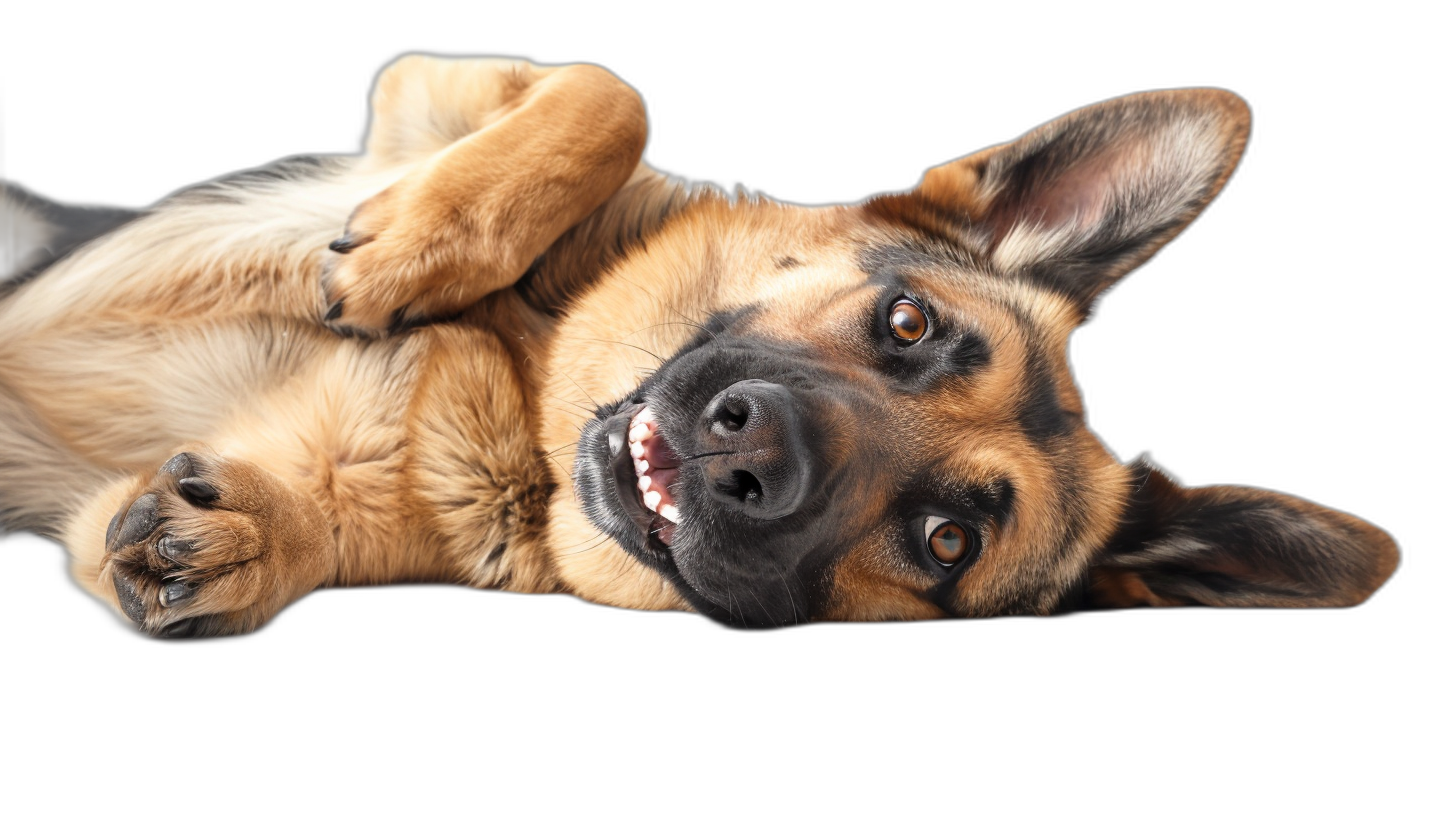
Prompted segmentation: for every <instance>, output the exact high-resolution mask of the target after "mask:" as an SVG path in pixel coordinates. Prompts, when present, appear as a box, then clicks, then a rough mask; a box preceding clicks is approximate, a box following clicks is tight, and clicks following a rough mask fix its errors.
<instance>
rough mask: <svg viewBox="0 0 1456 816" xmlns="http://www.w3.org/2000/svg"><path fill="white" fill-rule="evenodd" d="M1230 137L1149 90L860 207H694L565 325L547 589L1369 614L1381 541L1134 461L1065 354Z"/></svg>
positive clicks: (1181, 210) (1303, 508) (628, 595)
mask: <svg viewBox="0 0 1456 816" xmlns="http://www.w3.org/2000/svg"><path fill="white" fill-rule="evenodd" d="M1248 128H1249V116H1248V111H1247V109H1246V107H1245V106H1244V104H1243V103H1242V102H1241V101H1240V100H1239V99H1238V98H1237V97H1235V96H1233V95H1232V94H1229V93H1226V92H1222V91H1216V90H1186V91H1167V92H1155V93H1148V94H1140V95H1135V96H1130V97H1125V98H1122V99H1116V100H1112V101H1110V102H1106V103H1103V104H1100V105H1096V106H1093V107H1091V108H1087V109H1084V110H1081V111H1078V112H1076V113H1073V114H1071V115H1068V116H1066V117H1064V118H1062V119H1059V120H1056V121H1054V122H1052V123H1050V124H1047V125H1045V126H1043V127H1041V128H1039V129H1037V130H1035V131H1033V132H1031V133H1030V134H1028V135H1026V136H1025V137H1023V138H1022V139H1020V140H1018V141H1015V142H1012V143H1009V144H1005V145H1001V146H998V147H994V148H991V149H988V150H985V151H982V152H980V153H976V154H974V155H972V156H969V157H967V158H964V159H960V160H958V161H954V162H951V163H949V164H946V165H942V166H940V167H936V168H934V169H932V170H930V171H929V172H928V173H927V174H926V175H925V178H924V180H923V181H922V183H921V184H920V185H919V187H918V188H916V189H915V190H913V191H911V192H908V193H904V194H897V195H890V196H884V197H880V198H876V199H872V200H870V201H868V202H866V203H864V204H862V205H859V206H854V207H838V208H799V207H789V206H785V205H781V204H778V203H774V202H762V201H751V200H742V199H740V200H738V201H730V200H726V199H724V198H722V197H718V196H706V197H703V198H702V199H701V200H699V201H697V202H695V203H694V204H692V205H691V206H689V207H688V208H686V209H685V210H684V211H683V212H682V213H681V214H679V215H678V216H677V217H676V218H675V219H673V220H672V221H671V222H670V223H669V224H668V225H667V226H666V227H665V228H664V229H663V230H662V231H661V232H659V233H658V234H656V235H655V236H653V237H652V238H651V239H649V240H648V241H647V242H646V244H645V245H644V246H643V247H641V248H640V249H639V250H638V251H636V252H634V253H632V254H630V255H629V256H628V257H627V258H626V259H624V260H623V261H622V262H621V263H620V264H619V265H618V266H617V267H616V268H615V269H614V271H613V273H612V274H611V275H609V276H608V278H607V279H606V280H604V281H602V282H601V283H600V284H599V285H597V286H596V287H594V288H593V289H592V290H591V291H590V292H588V293H587V294H586V295H585V296H584V298H583V299H582V300H581V302H580V303H579V304H578V305H577V307H575V308H574V309H573V311H572V312H571V314H570V315H569V316H568V317H567V319H566V320H565V322H564V327H563V329H562V331H561V339H560V340H559V341H558V343H557V346H556V349H555V352H554V357H553V362H552V370H553V371H554V372H556V374H555V376H554V378H553V379H552V380H551V382H550V383H549V385H548V389H547V393H548V394H549V395H551V396H548V399H553V398H554V399H558V400H568V401H569V400H571V399H572V398H573V397H575V399H576V401H578V402H579V401H580V400H581V398H582V397H585V398H587V399H590V400H591V402H592V403H593V406H592V408H593V410H594V411H595V416H594V417H593V418H592V419H591V420H590V421H588V422H587V423H586V425H585V427H584V428H582V427H580V423H579V422H575V423H573V422H572V419H571V412H570V411H569V410H558V411H555V412H548V413H549V414H550V415H551V416H552V417H553V418H552V419H549V420H548V422H547V429H548V433H547V440H548V443H549V442H550V441H551V437H552V436H553V431H552V429H553V428H555V431H554V435H555V436H556V437H557V439H558V441H559V440H560V439H561V438H564V437H567V436H577V435H579V441H578V445H577V447H576V450H575V460H574V467H573V468H572V470H573V473H572V482H573V485H572V489H563V490H562V491H559V494H558V497H557V498H556V500H555V506H554V517H553V521H552V530H551V542H552V548H553V553H554V556H555V558H556V560H557V562H558V565H559V566H560V568H561V574H562V576H563V580H565V581H566V583H567V584H568V585H569V586H570V587H571V588H572V589H573V591H575V592H577V593H578V594H581V595H583V596H585V597H588V598H593V599H598V600H602V601H606V602H610V603H617V604H623V605H630V606H642V607H671V606H682V605H684V604H686V605H688V606H691V607H692V608H695V609H697V610H699V611H701V612H704V613H706V614H709V615H711V616H713V617H715V618H718V619H720V620H724V621H728V622H732V623H735V624H742V625H751V626H762V625H781V624H787V623H794V622H802V621H806V620H817V619H852V620H870V619H905V618H929V617H941V616H982V615H996V614H1008V613H1011V614H1014V613H1028V612H1029V613H1047V612H1052V611H1055V610H1058V609H1065V608H1078V607H1084V606H1127V605H1136V604H1184V603H1198V604H1210V605H1230V606H1250V605H1272V606H1327V605H1346V604H1353V603H1358V602H1359V601H1361V600H1363V599H1364V598H1365V597H1366V596H1367V595H1369V594H1370V593H1371V592H1372V591H1374V590H1375V589H1376V588H1377V587H1378V586H1379V585H1380V584H1381V583H1382V582H1383V581H1384V580H1385V578H1386V577H1388V575H1389V574H1390V572H1391V571H1392V570H1393V569H1394V566H1395V563H1396V560H1397V557H1398V556H1397V554H1396V550H1395V546H1394V543H1393V542H1392V541H1391V539H1390V538H1389V536H1387V535H1386V534H1384V533H1383V532H1382V531H1380V530H1378V529H1377V528H1375V527H1372V526H1371V525H1369V524H1366V523H1365V522H1363V521H1360V520H1358V519H1356V518H1353V517H1351V516H1348V515H1345V514H1342V513H1337V512H1334V511H1331V510H1328V509H1325V508H1322V507H1319V506H1317V505H1314V504H1310V503H1308V502H1305V501H1302V500H1300V499H1297V498H1293V497H1290V496H1286V495H1282V494H1277V493H1271V492H1266V491H1260V490H1253V489H1247V488H1233V487H1222V488H1203V489H1196V490H1187V489H1184V488H1181V487H1179V486H1177V485H1176V484H1174V483H1173V482H1172V481H1171V480H1170V479H1168V478H1167V477H1165V476H1164V475H1163V474H1161V473H1159V472H1158V471H1157V470H1156V469H1154V468H1153V467H1152V466H1151V465H1149V464H1147V463H1143V462H1138V463H1135V464H1133V465H1131V466H1125V465H1123V464H1120V463H1119V462H1118V461H1117V460H1116V459H1115V458H1114V457H1113V456H1111V455H1110V454H1109V453H1108V452H1107V450H1106V449H1105V448H1104V447H1103V446H1102V444H1101V443H1100V442H1099V441H1098V439H1097V438H1096V437H1095V436H1094V435H1093V434H1092V433H1091V432H1090V431H1089V430H1088V429H1087V427H1086V426H1085V424H1084V422H1083V418H1082V405H1081V401H1080V398H1079V395H1078V392H1077V389H1076V387H1075V385H1074V383H1073V380H1072V376H1071V372H1070V370H1069V368H1068V364H1067V359H1066V349H1067V343H1068V337H1069V335H1070V333H1071V332H1072V330H1073V329H1074V328H1075V327H1076V326H1077V325H1079V324H1080V323H1081V322H1082V321H1083V319H1084V318H1085V317H1086V316H1087V315H1088V313H1089V311H1090V309H1091V307H1092V304H1093V302H1094V301H1095V300H1096V298H1097V297H1098V296H1099V295H1100V294H1101V293H1102V292H1103V290H1105V289H1106V288H1107V287H1109V286H1110V285H1112V284H1113V283H1115V282H1116V281H1117V280H1118V279H1119V278H1121V277H1122V276H1123V275H1125V274H1126V273H1127V272H1129V271H1130V270H1131V269H1133V268H1134V267H1136V266H1137V265H1139V264H1140V263H1142V262H1143V261H1144V260H1146V259H1147V258H1148V257H1149V256H1150V255H1151V254H1152V253H1153V252H1155V251H1156V250H1157V249H1158V248H1159V247H1160V246H1161V245H1162V244H1163V243H1165V242H1167V241H1168V240H1169V239H1171V238H1172V237H1173V236H1174V235H1176V234H1177V233H1178V232H1179V231H1180V230H1181V229H1182V228H1183V227H1184V226H1186V225H1187V224H1188V222H1189V221H1191V220H1192V219H1193V218H1194V216H1195V215H1197V213H1198V212H1199V211H1200V210H1201V209H1202V208H1203V207H1204V206H1205V205H1207V203H1208V202H1209V201H1210V200H1211V199H1212V198H1213V196H1214V195H1215V194H1216V193H1217V192H1218V190H1219V189H1220V188H1221V187H1222V185H1223V184H1224V182H1225V181H1226V180H1227V178H1228V176H1229V174H1230V173H1231V172H1232V171H1233V168H1234V166H1235V164H1236V163H1237V162H1238V159H1239V156H1240V155H1241V153H1242V151H1243V147H1244V142H1245V139H1246V137H1247V134H1248ZM546 407H549V406H546ZM584 520H589V521H590V523H591V525H593V526H594V527H595V530H591V529H589V528H587V526H586V525H585V524H584V523H583V521H584ZM597 531H600V533H599V534H597V535H595V536H594V535H593V534H594V533H596V532H597Z"/></svg>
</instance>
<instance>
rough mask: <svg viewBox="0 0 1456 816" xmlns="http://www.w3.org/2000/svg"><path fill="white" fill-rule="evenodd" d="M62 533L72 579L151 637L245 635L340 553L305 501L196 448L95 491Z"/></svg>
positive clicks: (241, 464) (250, 469) (314, 583)
mask: <svg viewBox="0 0 1456 816" xmlns="http://www.w3.org/2000/svg"><path fill="white" fill-rule="evenodd" d="M118 508H119V509H118ZM108 516H109V517H110V521H109V522H108V521H107V520H106V518H107V517H108ZM62 538H63V539H64V541H65V543H66V547H67V549H68V550H69V551H70V554H71V557H72V569H73V572H74V574H75V576H76V578H77V580H79V581H80V582H81V583H82V585H83V586H85V587H86V588H87V589H88V590H89V591H91V592H92V593H94V594H96V595H97V596H99V597H100V598H102V599H103V600H105V601H106V602H108V603H110V604H112V605H113V606H115V607H116V608H117V609H118V610H119V611H120V612H121V613H122V614H124V615H125V616H126V617H127V618H129V619H130V620H131V621H132V622H133V623H135V624H136V625H137V626H138V627H139V628H140V629H141V630H142V631H143V632H145V633H146V634H149V635H155V636H160V637H187V636H206V635H224V634H238V633H242V632H249V631H252V630H253V629H256V628H257V627H259V626H261V625H262V624H263V623H264V622H266V621H267V620H268V619H269V618H271V617H272V616H273V615H274V614H275V613H276V612H277V611H278V610H279V609H282V608H283V607H284V606H286V605H287V604H288V603H290V602H291V601H293V600H294V599H296V598H298V597H300V596H301V595H303V594H305V593H307V592H309V591H310V590H312V589H314V588H316V587H318V586H320V585H321V584H323V583H324V582H326V581H327V580H329V578H330V577H331V576H332V575H333V573H334V571H335V568H336V564H337V558H338V556H337V551H336V547H335V545H334V541H333V535H332V531H331V530H330V527H329V525H328V523H327V521H326V520H325V518H324V515H323V513H322V512H321V511H320V510H319V507H318V506H317V504H316V503H315V502H314V501H313V500H311V499H309V498H307V497H306V496H304V495H303V494H302V493H300V492H298V491H297V490H294V489H293V488H292V487H290V486H289V485H288V484H286V483H284V482H283V481H282V480H281V479H279V478H278V477H276V476H274V475H272V474H270V473H268V472H266V471H264V470H262V469H261V468H259V467H257V466H255V465H252V464H250V463H248V462H245V461H240V460H234V459H225V458H221V457H217V456H211V455H206V454H199V453H181V454H178V455H176V456H174V457H172V458H171V459H169V460H168V461H167V462H166V463H165V464H164V465H162V467H161V468H160V469H158V470H157V471H156V472H155V473H151V474H146V475H142V476H137V477H134V478H131V479H126V480H123V481H121V482H118V483H117V484H114V485H112V486H111V487H110V488H108V489H107V490H105V491H102V493H101V494H100V495H98V496H97V497H95V498H93V499H92V500H91V501H90V502H88V503H87V505H86V507H85V508H84V509H83V510H82V511H81V512H79V513H77V514H76V515H75V516H74V517H73V518H72V519H71V521H70V523H69V524H68V525H67V528H66V530H65V532H64V534H63V536H62Z"/></svg>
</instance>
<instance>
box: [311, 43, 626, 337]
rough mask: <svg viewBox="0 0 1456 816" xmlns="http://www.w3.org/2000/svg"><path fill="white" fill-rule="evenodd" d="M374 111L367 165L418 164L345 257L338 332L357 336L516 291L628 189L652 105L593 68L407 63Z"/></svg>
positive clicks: (339, 263) (349, 233)
mask: <svg viewBox="0 0 1456 816" xmlns="http://www.w3.org/2000/svg"><path fill="white" fill-rule="evenodd" d="M373 106H374V125H373V127H372V129H371V132H370V136H369V140H368V149H369V155H368V156H367V158H366V161H367V162H369V163H372V164H385V165H388V164H391V163H396V162H409V161H411V160H414V161H418V162H419V163H418V164H417V165H416V166H415V167H414V169H413V170H411V171H410V172H409V173H408V175H406V176H404V178H402V179H400V180H399V181H398V182H396V183H395V184H393V185H392V186H390V187H389V188H388V189H386V190H384V191H383V192H381V193H379V194H378V195H375V196H374V197H372V198H370V199H369V200H367V201H365V202H364V203H363V204H362V205H360V206H359V208H358V209H357V210H355V211H354V213H353V215H352V217H351V218H350V220H349V223H348V227H347V230H346V232H345V234H344V236H343V237H342V238H340V239H339V240H337V241H335V242H334V243H333V244H332V248H334V249H335V250H336V251H337V252H339V253H342V257H339V258H337V259H336V260H335V261H334V264H333V267H332V269H330V270H329V271H327V272H326V273H325V275H324V289H325V297H326V299H327V300H328V303H329V309H328V312H327V319H328V320H330V321H331V322H332V323H333V324H334V325H335V326H336V327H348V328H351V329H355V330H364V331H381V330H386V329H391V328H397V327H399V326H402V325H408V324H409V323H410V322H412V321H420V320H427V319H433V318H440V317H446V316H449V315H452V314H457V313H459V312H461V311H463V310H464V309H465V308H466V307H468V306H470V305H471V304H473V303H475V302H477V301H479V300H480V299H481V298H483V297H484V296H485V295H487V294H489V293H491V292H493V291H497V290H500V289H503V288H506V287H508V286H511V285H513V284H514V283H515V282H516V281H517V280H518V279H519V278H520V277H521V276H522V275H523V274H524V273H525V271H526V269H527V268H528V267H529V266H530V264H531V262H532V261H534V260H535V259H536V258H537V257H539V256H540V255H541V254H542V253H543V252H545V251H546V249H547V248H548V247H549V246H551V244H552V243H553V242H554V241H555V240H556V239H557V238H559V237H561V235H562V234H563V233H565V232H566V230H567V229H569V228H570V227H571V226H572V225H574V224H576V223H577V222H579V221H581V220H582V219H584V218H586V217H587V216H588V215H589V214H590V213H591V212H592V211H593V210H595V209H596V208H597V207H599V206H601V204H602V203H603V202H605V201H606V200H607V199H608V198H609V197H610V196H611V195H612V194H613V193H614V192H616V191H617V190H618V189H619V188H621V187H622V185H623V184H624V183H626V182H627V180H628V178H630V177H631V176H632V173H633V171H634V170H636V168H637V165H638V161H639V159H640V158H641V155H642V150H643V148H644V147H645V145H646V140H647V118H646V114H645V112H644V110H643V107H642V100H641V99H640V98H639V97H638V96H637V93H636V92H635V91H633V90H632V88H631V87H629V86H628V85H626V84H625V83H623V82H622V81H621V80H619V79H617V77H615V76H614V75H612V74H611V73H609V72H608V71H606V70H604V69H602V68H598V67H596V66H594V65H569V66H564V67H555V68H550V67H542V66H535V65H531V64H529V63H523V62H507V61H503V60H444V59H438V58H429V57H417V56H416V57H405V58H404V59H401V60H399V61H398V62H396V63H394V64H393V65H391V66H390V67H389V68H387V69H385V71H384V72H383V73H382V74H381V75H380V77H379V81H378V83H377V85H376V88H375V94H374V100H373ZM422 156H428V158H424V159H423V160H421V158H420V157H422Z"/></svg>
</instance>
